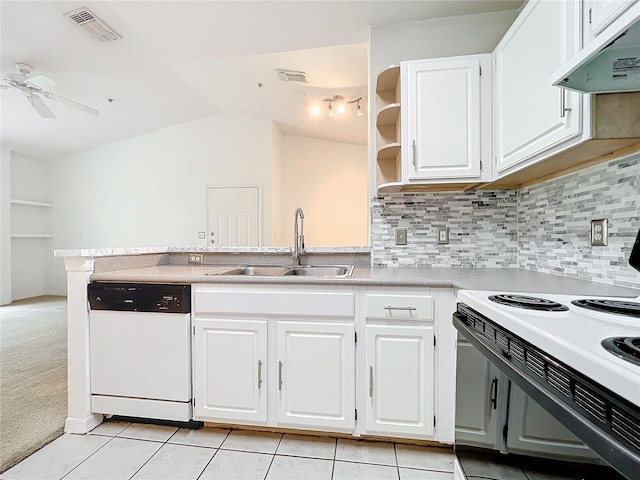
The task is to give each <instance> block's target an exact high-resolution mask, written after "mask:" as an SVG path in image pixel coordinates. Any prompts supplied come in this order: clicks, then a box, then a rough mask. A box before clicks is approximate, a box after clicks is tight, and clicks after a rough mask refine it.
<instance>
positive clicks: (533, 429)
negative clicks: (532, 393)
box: [507, 383, 598, 460]
mask: <svg viewBox="0 0 640 480" xmlns="http://www.w3.org/2000/svg"><path fill="white" fill-rule="evenodd" d="M507 448H508V450H509V452H510V453H519V454H524V455H533V456H548V457H552V458H559V459H565V460H567V459H572V458H581V459H597V458H598V457H597V455H596V454H595V453H593V451H591V450H590V449H589V448H588V447H587V446H586V445H584V444H583V443H582V442H581V441H580V440H579V439H578V438H576V437H575V436H574V435H573V434H572V433H571V432H570V431H569V430H567V429H566V428H565V427H564V425H562V424H561V423H560V422H558V420H556V419H555V418H554V417H553V416H551V414H549V413H548V412H547V411H546V410H545V409H543V408H542V407H541V406H540V405H538V403H536V402H535V401H533V400H531V398H529V396H527V395H526V394H525V393H524V392H523V391H522V390H521V389H520V388H518V387H517V386H515V385H514V384H513V383H512V384H511V395H510V399H509V422H508V433H507Z"/></svg>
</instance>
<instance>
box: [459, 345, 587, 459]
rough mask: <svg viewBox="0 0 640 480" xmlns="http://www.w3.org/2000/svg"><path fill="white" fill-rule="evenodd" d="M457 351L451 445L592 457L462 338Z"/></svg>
mask: <svg viewBox="0 0 640 480" xmlns="http://www.w3.org/2000/svg"><path fill="white" fill-rule="evenodd" d="M457 355H458V359H457V374H456V386H457V389H456V442H455V443H456V445H469V446H474V447H482V448H488V449H491V450H499V451H501V452H503V453H507V452H508V453H516V454H520V455H530V456H535V457H547V458H554V459H559V460H576V461H584V462H596V461H598V460H597V459H598V457H597V455H596V454H595V453H593V451H591V450H590V449H589V448H588V447H587V446H586V445H584V444H583V443H582V442H581V441H580V440H579V439H578V438H577V437H575V435H573V434H572V433H571V432H569V431H568V430H567V429H566V428H565V427H564V426H563V425H562V424H561V423H560V422H559V421H558V420H556V419H555V418H554V417H553V416H552V415H551V414H550V413H548V412H547V411H546V410H544V409H543V408H542V407H541V406H540V405H538V403H536V402H535V401H533V400H531V398H530V397H529V396H528V395H526V394H525V393H524V392H523V391H522V390H521V389H520V388H518V387H517V386H516V385H514V384H513V383H512V382H510V381H509V379H508V378H507V377H506V376H505V375H504V374H502V373H501V372H500V371H499V370H498V369H497V368H496V367H495V366H493V365H492V364H491V363H490V362H489V361H488V360H487V359H486V358H485V357H484V356H483V355H482V354H481V353H480V352H479V351H478V350H477V349H476V348H475V347H474V346H473V345H471V344H470V343H468V342H467V341H466V340H465V339H464V338H462V337H461V338H460V339H459V340H458V351H457Z"/></svg>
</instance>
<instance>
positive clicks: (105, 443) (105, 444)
mask: <svg viewBox="0 0 640 480" xmlns="http://www.w3.org/2000/svg"><path fill="white" fill-rule="evenodd" d="M63 435H64V434H63ZM68 435H76V434H75V433H70V434H68ZM84 435H88V433H85V434H84ZM103 436H105V437H106V436H108V435H103ZM114 438H116V437H115V436H113V437H111V440H113V439H114ZM111 440H108V441H106V442H104V445H102V446H101V447H100V448H98V449H97V450H96V451H95V452H93V453H92V454H90V455H89V456H88V457H87V458H85V459H84V460H82V461H81V462H80V463H79V464H78V465H76V466H75V467H73V468H72V469H71V470H69V471H68V472H67V473H65V474H64V475H63V476H61V477H60V480H62V479H63V478H64V477H66V476H67V475H69V474H70V473H71V472H73V471H74V470H76V469H77V468H78V467H79V466H80V465H82V464H83V463H84V462H86V461H87V460H89V459H90V458H91V457H93V456H94V455H95V454H96V453H98V452H99V451H100V450H102V449H103V448H104V447H106V446H107V445H108V444H109V443H110V442H111ZM27 458H28V457H27Z"/></svg>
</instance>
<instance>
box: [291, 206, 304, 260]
mask: <svg viewBox="0 0 640 480" xmlns="http://www.w3.org/2000/svg"><path fill="white" fill-rule="evenodd" d="M298 219H300V228H299V229H298ZM303 253H304V212H303V211H302V209H301V208H298V209H296V216H295V219H294V220H293V252H292V253H291V255H292V257H293V264H294V265H300V255H301V254H303Z"/></svg>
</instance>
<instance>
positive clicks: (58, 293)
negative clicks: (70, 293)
mask: <svg viewBox="0 0 640 480" xmlns="http://www.w3.org/2000/svg"><path fill="white" fill-rule="evenodd" d="M44 295H52V296H54V297H66V296H67V291H66V290H47V292H46V293H45V294H44Z"/></svg>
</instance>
